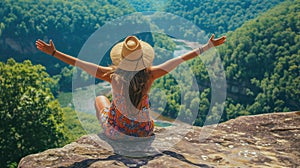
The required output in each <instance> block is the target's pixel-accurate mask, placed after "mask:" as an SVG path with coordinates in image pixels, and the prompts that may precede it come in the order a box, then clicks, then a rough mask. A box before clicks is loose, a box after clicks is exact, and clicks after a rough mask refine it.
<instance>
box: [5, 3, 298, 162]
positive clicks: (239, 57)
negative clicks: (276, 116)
mask: <svg viewBox="0 0 300 168" xmlns="http://www.w3.org/2000/svg"><path fill="white" fill-rule="evenodd" d="M0 4H1V6H2V8H1V10H0V18H1V19H0V44H1V45H0V61H1V62H0V93H1V97H0V117H1V124H0V135H1V136H0V137H1V139H0V151H1V152H0V153H1V155H0V165H4V167H16V166H17V163H18V161H19V160H20V158H22V157H23V156H26V155H28V154H31V153H37V152H40V151H43V150H45V149H49V148H54V147H60V146H63V145H65V144H67V143H70V142H72V141H74V140H76V139H77V138H78V137H80V136H81V135H84V134H85V133H86V132H85V130H84V129H83V128H82V126H81V124H80V121H79V120H78V118H77V115H76V114H78V113H80V115H81V116H83V118H84V120H85V121H87V123H94V120H95V118H94V116H91V115H86V114H85V113H82V112H76V111H75V110H74V109H73V106H72V105H71V106H70V105H69V103H70V102H71V101H72V98H71V94H72V93H71V91H72V75H73V72H74V71H75V69H73V68H72V67H69V66H67V65H66V64H64V63H62V62H59V61H58V60H56V59H54V58H52V57H51V56H47V55H45V54H43V53H41V52H39V51H37V50H36V49H35V46H34V42H35V40H36V39H37V38H41V39H43V40H49V39H53V40H54V41H55V45H56V46H57V48H58V49H59V50H62V51H63V52H66V53H68V54H70V55H74V56H77V55H78V53H79V51H80V49H81V47H82V45H83V44H84V42H85V41H86V40H87V39H88V37H89V36H90V35H91V34H92V33H93V32H95V31H96V30H97V29H98V28H100V27H101V26H103V25H104V24H105V23H106V22H108V21H111V20H113V19H116V18H118V17H120V16H124V15H128V14H132V13H134V12H143V11H160V12H167V13H172V14H174V15H177V16H180V17H183V18H185V19H187V20H190V21H191V22H192V23H194V24H195V25H197V26H198V27H199V28H200V29H201V30H203V31H204V32H205V33H207V34H212V33H214V34H216V35H217V36H221V35H226V36H227V42H226V43H225V45H223V46H220V47H217V51H218V53H219V55H220V58H221V61H222V65H223V66H224V70H225V75H226V85H227V88H226V90H227V96H226V101H225V104H224V105H219V106H218V105H216V107H212V109H210V108H211V107H210V102H211V101H212V100H211V98H212V97H211V96H212V94H213V92H212V89H211V81H210V80H211V79H210V77H209V74H208V73H209V72H208V70H207V68H206V66H205V65H206V64H205V60H203V59H200V58H196V59H194V60H193V61H189V62H187V64H188V66H189V67H190V68H191V70H192V73H193V74H194V75H195V79H196V83H197V85H198V86H199V90H197V91H191V90H190V86H186V87H181V86H180V85H178V84H179V83H180V81H177V79H178V78H182V77H185V78H186V79H187V80H193V79H192V78H191V77H190V76H191V75H190V73H191V72H189V71H186V72H185V71H184V67H179V68H178V69H176V70H175V71H174V73H172V74H170V75H167V76H164V77H163V78H161V79H159V80H157V81H156V82H155V84H154V86H153V87H154V88H157V89H161V90H159V91H163V92H164V93H165V95H166V96H165V97H164V98H165V101H161V100H155V99H153V100H151V101H152V104H162V103H165V108H155V107H153V110H155V111H157V112H158V113H160V114H162V115H163V116H165V117H169V118H171V119H172V118H173V119H174V118H177V117H178V116H184V117H183V118H181V119H182V120H183V121H186V122H191V121H192V119H193V118H195V120H194V121H192V122H193V124H194V125H196V126H203V125H204V124H205V121H206V120H210V119H211V120H213V119H214V118H218V115H220V114H222V116H221V118H220V122H224V121H227V120H229V119H233V118H236V117H238V116H242V115H255V114H262V113H271V112H288V111H296V110H299V109H300V102H299V100H300V34H299V30H300V18H299V16H300V0H285V1H284V0H260V1H250V0H245V1H234V0H227V1H220V0H214V1H208V0H162V1H156V2H155V3H153V2H152V1H150V0H145V1H141V0H129V1H124V0H104V1H103V0H101V1H99V0H88V1H79V0H75V1H63V0H55V1H47V0H45V1H37V0H15V1H11V0H3V1H1V2H0ZM170 19H171V18H170ZM140 37H143V38H147V39H149V40H150V43H151V44H152V45H154V46H160V47H162V48H168V50H174V49H175V46H174V43H173V42H172V40H171V38H170V37H168V36H166V35H163V34H156V33H147V34H142V35H140ZM157 57H158V60H159V61H161V60H160V59H161V58H162V55H161V53H158V54H157ZM167 58H169V57H167ZM165 59H166V58H165ZM109 63H110V62H109V61H107V60H105V63H104V64H105V65H109ZM82 75H86V78H89V76H88V75H87V74H82ZM96 83H102V81H96ZM153 94H154V95H153V96H154V97H155V94H158V93H157V92H153ZM182 102H188V103H187V104H185V105H182ZM220 107H224V111H222V110H220ZM183 109H184V110H183ZM221 109H222V108H221ZM209 111H211V112H212V115H210V116H209V117H211V118H207V116H208V112H209ZM220 111H222V113H220ZM195 115H196V116H195ZM89 129H91V130H97V129H98V128H97V126H96V125H92V124H90V125H89Z"/></svg>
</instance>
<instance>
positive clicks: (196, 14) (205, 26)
mask: <svg viewBox="0 0 300 168" xmlns="http://www.w3.org/2000/svg"><path fill="white" fill-rule="evenodd" d="M283 1H284V0H260V1H253V0H243V1H236V0H226V1H223V0H214V1H210V0H189V1H186V0H169V1H168V3H167V5H166V7H165V11H166V12H170V13H174V14H176V15H179V16H182V17H184V18H186V19H188V20H191V21H193V22H194V23H195V24H196V25H197V26H199V27H200V29H202V30H204V31H205V32H206V33H215V34H223V33H227V32H228V31H234V30H235V29H236V28H239V27H240V26H242V25H243V24H244V23H245V22H246V21H248V20H250V19H254V18H255V17H257V16H259V15H260V14H261V13H264V12H266V11H267V10H269V9H271V8H273V7H274V6H276V5H278V4H279V3H281V2H283Z"/></svg>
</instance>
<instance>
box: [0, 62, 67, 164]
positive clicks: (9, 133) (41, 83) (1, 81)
mask: <svg viewBox="0 0 300 168" xmlns="http://www.w3.org/2000/svg"><path fill="white" fill-rule="evenodd" d="M54 84H55V81H53V79H52V78H50V77H49V75H48V74H47V73H46V72H45V68H44V67H43V66H41V65H35V66H33V65H32V64H31V62H30V61H24V62H23V63H17V62H15V61H14V60H13V59H9V60H8V61H7V63H6V64H4V63H1V62H0V95H1V97H0V118H1V122H0V137H1V139H0V153H1V154H0V164H1V165H10V164H13V163H14V162H18V161H19V159H20V158H21V157H23V156H26V155H28V154H31V153H36V152H39V151H42V150H45V149H48V148H54V147H58V146H60V145H62V144H63V143H64V141H65V140H66V139H65V135H64V132H63V129H64V128H63V127H64V125H63V114H62V110H61V108H60V105H59V103H58V101H57V100H55V99H54V96H53V95H52V93H51V91H50V88H49V87H50V86H51V85H54Z"/></svg>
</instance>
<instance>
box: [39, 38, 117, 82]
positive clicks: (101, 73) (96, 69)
mask: <svg viewBox="0 0 300 168" xmlns="http://www.w3.org/2000/svg"><path fill="white" fill-rule="evenodd" d="M35 44H36V47H37V49H39V50H40V51H42V52H44V53H46V54H48V55H52V56H54V57H55V58H58V59H59V60H61V61H63V62H65V63H67V64H69V65H72V66H77V67H79V68H81V69H82V70H84V71H86V72H87V73H88V74H90V75H92V76H94V77H96V78H99V79H101V80H105V81H108V82H111V79H110V75H106V74H108V72H109V71H111V70H112V69H111V68H110V67H103V66H99V65H96V64H93V63H90V62H86V61H82V60H80V59H78V58H75V57H72V56H70V55H67V54H65V53H63V52H60V51H58V50H56V48H55V46H54V44H53V41H52V40H50V42H49V44H47V43H46V42H44V41H42V40H37V41H36V42H35Z"/></svg>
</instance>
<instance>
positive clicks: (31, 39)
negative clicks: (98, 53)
mask: <svg viewBox="0 0 300 168" xmlns="http://www.w3.org/2000/svg"><path fill="white" fill-rule="evenodd" d="M0 5H1V11H0V18H3V19H1V21H0V39H1V40H0V56H1V57H0V61H3V62H5V61H6V60H7V59H8V58H10V57H13V58H14V59H15V60H16V61H18V62H19V61H23V60H25V59H30V60H31V61H32V62H33V64H38V63H39V64H42V65H44V66H46V68H47V72H48V73H50V74H51V75H53V74H58V73H60V71H61V69H62V68H60V67H64V66H65V64H63V63H61V62H60V61H58V60H56V59H54V58H52V57H49V56H45V55H44V54H43V53H41V52H38V51H37V50H36V49H35V46H34V45H35V41H36V39H38V38H41V39H44V40H47V41H48V40H49V39H53V40H54V42H55V44H56V47H58V49H60V50H62V51H64V52H66V53H68V54H71V55H75V56H77V55H78V53H79V51H80V49H81V47H82V45H83V44H84V43H85V41H86V40H87V39H88V37H89V36H90V35H91V34H92V33H94V32H95V31H96V30H97V29H98V28H99V27H101V26H103V25H104V24H105V22H107V21H109V20H112V19H114V18H118V17H120V16H123V15H126V14H129V13H132V12H134V9H133V8H132V7H131V6H130V5H129V4H128V3H127V2H126V1H124V0H101V1H96V0H89V1H80V0H74V1H64V0H56V1H38V0H26V1H24V0H15V1H12V0H3V1H1V2H0ZM56 64H58V65H59V66H58V65H56ZM55 65H56V66H55Z"/></svg>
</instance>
